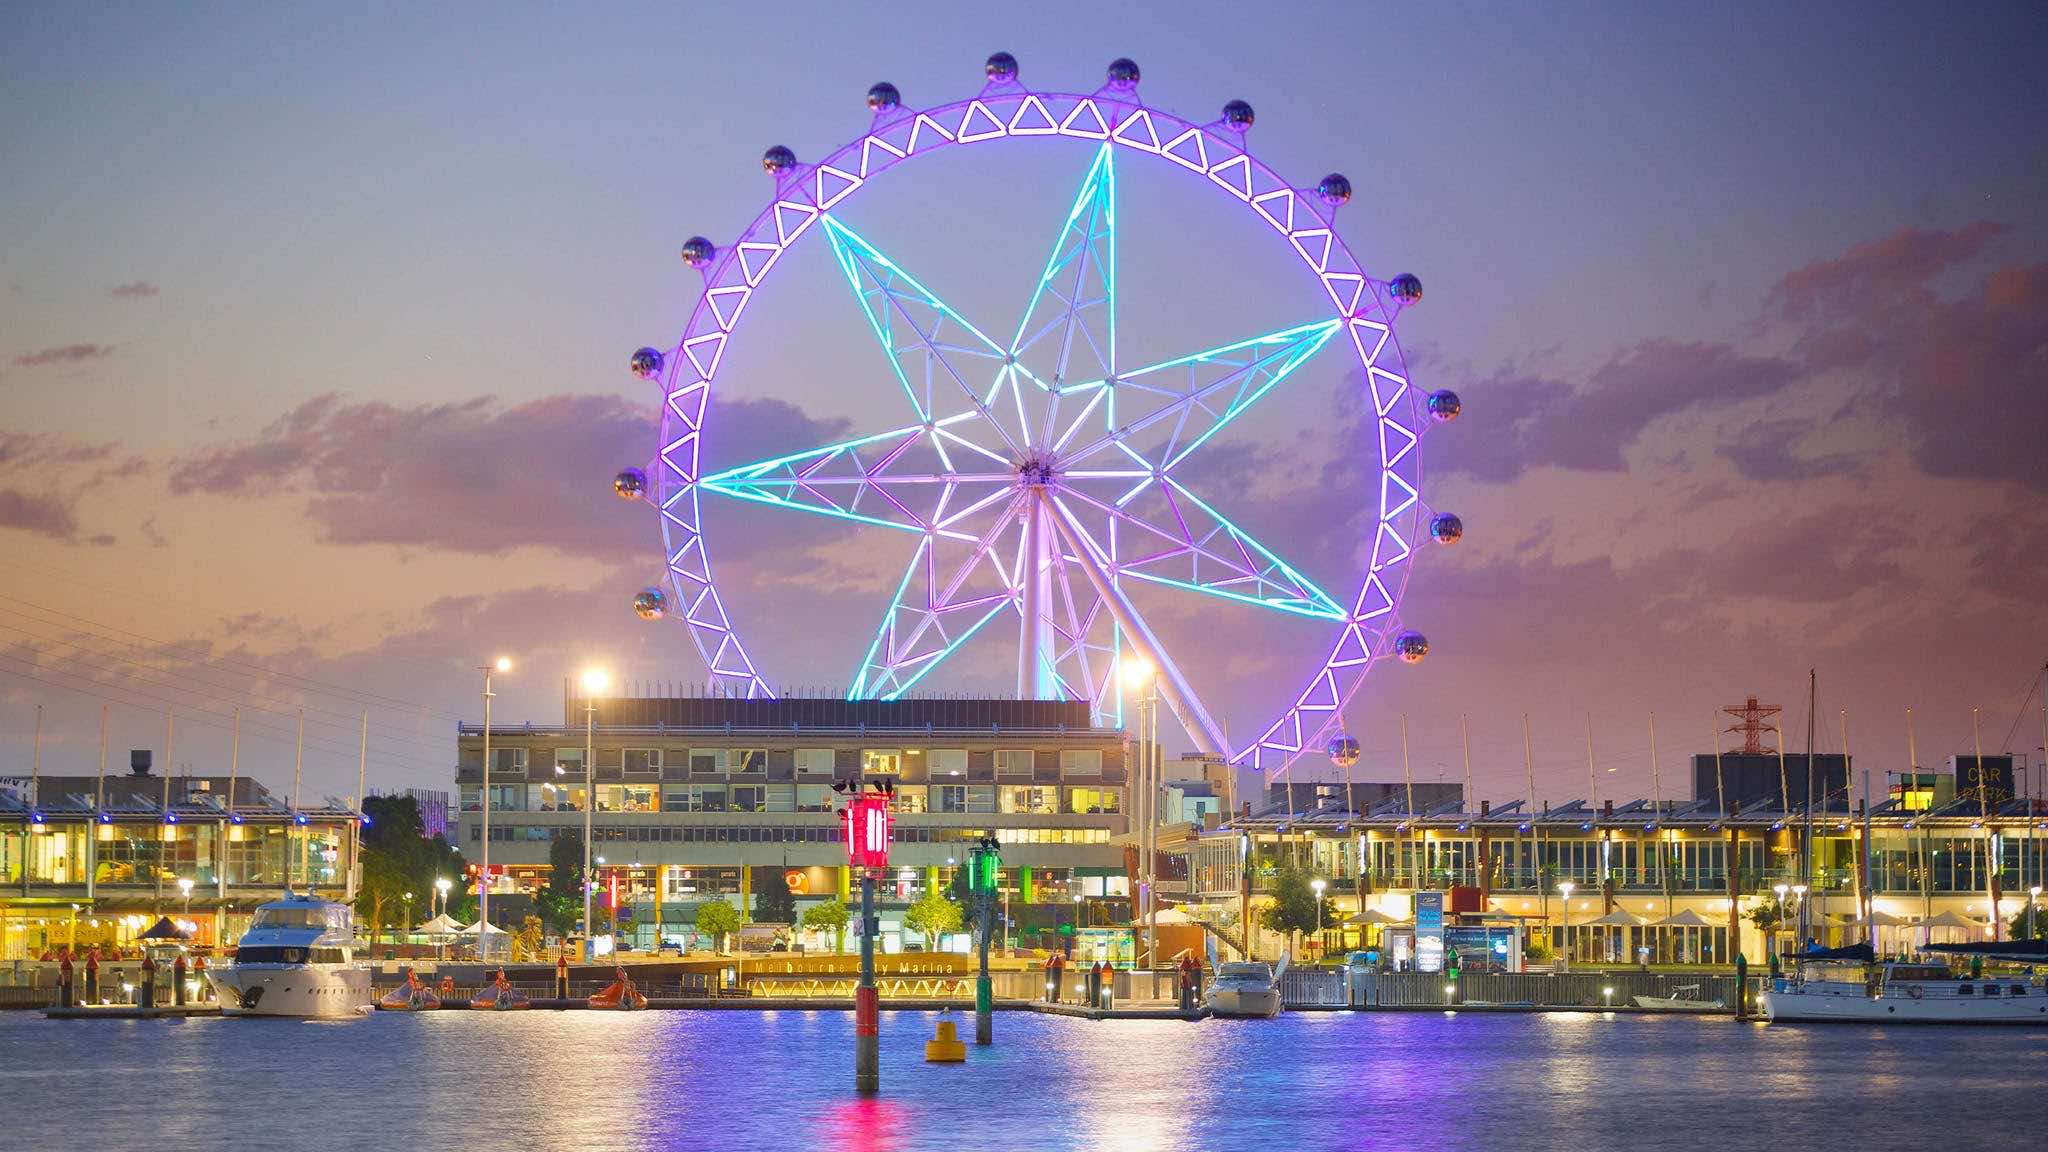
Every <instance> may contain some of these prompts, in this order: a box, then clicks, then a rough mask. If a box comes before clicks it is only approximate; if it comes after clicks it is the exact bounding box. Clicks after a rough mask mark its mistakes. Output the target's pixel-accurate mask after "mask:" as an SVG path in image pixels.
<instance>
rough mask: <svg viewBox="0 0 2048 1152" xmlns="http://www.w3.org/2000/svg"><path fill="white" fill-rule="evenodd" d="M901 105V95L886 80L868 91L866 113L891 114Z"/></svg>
mask: <svg viewBox="0 0 2048 1152" xmlns="http://www.w3.org/2000/svg"><path fill="white" fill-rule="evenodd" d="M902 103H903V93H901V92H898V91H897V90H896V86H895V85H894V84H891V83H889V82H888V81H887V80H884V81H882V82H881V83H880V84H877V85H875V86H874V87H872V88H870V89H868V111H870V112H891V111H894V110H895V109H896V108H897V107H899V106H900V105H902Z"/></svg>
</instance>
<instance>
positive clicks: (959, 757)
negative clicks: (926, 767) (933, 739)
mask: <svg viewBox="0 0 2048 1152" xmlns="http://www.w3.org/2000/svg"><path fill="white" fill-rule="evenodd" d="M928 763H929V764H930V765H931V769H930V770H931V779H932V782H933V783H937V782H939V781H941V780H946V779H949V778H953V777H958V778H960V779H963V780H964V779H966V777H967V749H965V748H934V749H932V750H931V757H930V760H929V761H928Z"/></svg>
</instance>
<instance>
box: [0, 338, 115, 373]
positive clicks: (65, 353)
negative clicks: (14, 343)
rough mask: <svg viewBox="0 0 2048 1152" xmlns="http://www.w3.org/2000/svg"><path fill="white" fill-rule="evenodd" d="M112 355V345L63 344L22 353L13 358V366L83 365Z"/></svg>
mask: <svg viewBox="0 0 2048 1152" xmlns="http://www.w3.org/2000/svg"><path fill="white" fill-rule="evenodd" d="M113 354H114V346H113V345H112V344H63V345H59V346H57V347H55V348H40V349H37V350H36V351H34V352H24V353H22V354H21V355H19V356H16V357H15V358H14V366H15V367H16V368H40V367H43V366H44V365H46V364H83V363H85V362H86V361H88V360H99V359H103V358H105V357H108V356H112V355H113Z"/></svg>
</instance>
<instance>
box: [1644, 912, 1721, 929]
mask: <svg viewBox="0 0 2048 1152" xmlns="http://www.w3.org/2000/svg"><path fill="white" fill-rule="evenodd" d="M1656 926H1657V927H1659V928H1712V927H1713V926H1714V922H1713V921H1711V920H1709V919H1707V918H1706V917H1704V916H1702V915H1700V914H1699V913H1697V912H1695V911H1693V910H1692V909H1690V908H1687V909H1686V910H1685V911H1683V912H1679V913H1676V914H1674V915H1671V916H1666V917H1665V918H1663V919H1662V920H1659V921H1657V924H1656Z"/></svg>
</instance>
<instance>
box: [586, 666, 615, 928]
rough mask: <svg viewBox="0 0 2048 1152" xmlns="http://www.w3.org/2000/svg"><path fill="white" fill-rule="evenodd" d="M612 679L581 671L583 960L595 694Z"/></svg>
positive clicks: (596, 670) (593, 774) (594, 761)
mask: <svg viewBox="0 0 2048 1152" xmlns="http://www.w3.org/2000/svg"><path fill="white" fill-rule="evenodd" d="M611 680H612V678H611V677H610V676H609V675H608V674H606V672H605V670H604V669H602V668H591V669H588V670H586V671H585V672H584V673H583V956H584V959H585V960H586V961H588V960H590V959H592V958H593V953H592V952H591V949H592V948H594V947H595V945H594V944H593V943H592V942H591V937H592V936H593V935H595V933H594V932H592V931H591V929H592V928H593V927H594V925H593V923H592V921H591V919H590V896H591V890H592V884H591V880H592V878H591V875H590V837H591V835H592V828H591V818H592V813H593V812H594V811H595V810H596V808H597V694H598V693H600V692H603V691H604V690H605V689H606V688H608V687H610V686H611Z"/></svg>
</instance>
